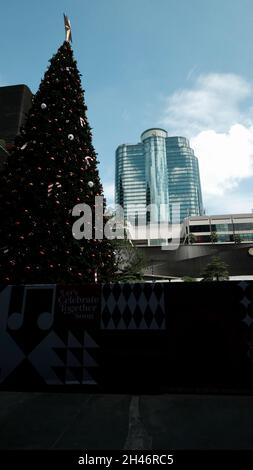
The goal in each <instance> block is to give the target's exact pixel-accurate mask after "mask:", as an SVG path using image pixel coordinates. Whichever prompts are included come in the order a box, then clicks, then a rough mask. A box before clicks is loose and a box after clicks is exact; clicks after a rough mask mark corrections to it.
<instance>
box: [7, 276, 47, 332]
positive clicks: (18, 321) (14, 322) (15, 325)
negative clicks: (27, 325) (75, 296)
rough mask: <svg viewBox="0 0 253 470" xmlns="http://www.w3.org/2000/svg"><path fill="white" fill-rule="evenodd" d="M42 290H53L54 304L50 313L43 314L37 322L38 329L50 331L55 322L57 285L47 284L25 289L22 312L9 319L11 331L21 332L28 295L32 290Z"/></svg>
mask: <svg viewBox="0 0 253 470" xmlns="http://www.w3.org/2000/svg"><path fill="white" fill-rule="evenodd" d="M34 289H36V290H41V289H47V290H49V289H52V290H53V295H52V302H51V308H50V310H51V311H50V312H42V313H41V314H40V315H39V317H38V320H37V324H38V327H39V328H40V329H41V330H49V329H50V328H51V327H52V325H53V322H54V306H55V296H56V285H55V284H46V285H31V286H29V285H27V286H25V287H24V295H23V301H22V308H21V312H13V313H12V314H11V315H10V316H9V318H8V327H9V328H10V329H11V330H19V329H20V328H21V326H22V324H23V322H24V315H25V309H26V303H27V295H28V293H29V291H31V290H34Z"/></svg>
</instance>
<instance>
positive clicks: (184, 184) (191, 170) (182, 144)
mask: <svg viewBox="0 0 253 470" xmlns="http://www.w3.org/2000/svg"><path fill="white" fill-rule="evenodd" d="M166 153H167V166H168V187H169V198H170V215H171V211H172V204H174V203H180V219H181V220H183V219H184V218H185V217H189V216H191V215H192V216H193V215H202V214H203V202H202V192H201V185H200V176H199V164H198V160H197V158H196V157H195V155H194V151H193V150H192V149H191V148H190V144H189V141H188V139H186V138H185V137H167V139H166Z"/></svg>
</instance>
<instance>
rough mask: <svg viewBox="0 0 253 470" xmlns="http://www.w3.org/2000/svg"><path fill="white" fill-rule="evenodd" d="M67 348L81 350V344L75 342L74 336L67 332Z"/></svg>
mask: <svg viewBox="0 0 253 470" xmlns="http://www.w3.org/2000/svg"><path fill="white" fill-rule="evenodd" d="M68 347H69V348H82V345H81V343H79V341H77V339H76V338H75V336H74V335H73V334H72V333H71V331H69V336H68Z"/></svg>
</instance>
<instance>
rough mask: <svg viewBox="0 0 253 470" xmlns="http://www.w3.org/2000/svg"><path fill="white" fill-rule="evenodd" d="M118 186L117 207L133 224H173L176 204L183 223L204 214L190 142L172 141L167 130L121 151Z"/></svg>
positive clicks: (153, 132) (152, 131)
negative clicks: (172, 219) (171, 221)
mask: <svg viewBox="0 0 253 470" xmlns="http://www.w3.org/2000/svg"><path fill="white" fill-rule="evenodd" d="M115 186H116V203H117V204H120V205H121V206H122V207H123V208H124V215H125V218H126V219H128V220H129V221H130V222H131V223H135V224H137V223H138V224H140V225H142V224H145V223H147V222H166V221H168V220H171V214H172V205H173V204H174V203H179V204H180V220H183V219H184V218H185V217H189V216H191V215H202V213H203V204H202V195H201V186H200V177H199V167H198V160H197V158H196V157H195V155H194V152H193V150H192V149H191V148H190V146H189V141H188V140H187V139H185V138H184V137H168V135H167V132H166V131H165V130H164V129H157V128H154V129H148V130H147V131H145V132H143V133H142V135H141V143H138V144H136V145H131V144H123V145H120V146H119V147H118V148H117V150H116V176H115ZM150 204H152V205H153V207H154V210H152V211H151V213H150V214H149V213H148V214H147V211H146V207H147V206H148V205H150ZM155 208H156V209H155Z"/></svg>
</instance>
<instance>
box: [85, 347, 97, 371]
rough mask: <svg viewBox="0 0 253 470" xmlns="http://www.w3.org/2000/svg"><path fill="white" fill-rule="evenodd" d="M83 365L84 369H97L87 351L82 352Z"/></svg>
mask: <svg viewBox="0 0 253 470" xmlns="http://www.w3.org/2000/svg"><path fill="white" fill-rule="evenodd" d="M83 365H84V366H85V367H97V366H98V365H97V363H96V361H95V360H94V359H93V357H91V355H90V354H89V353H88V351H86V350H84V352H83Z"/></svg>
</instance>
